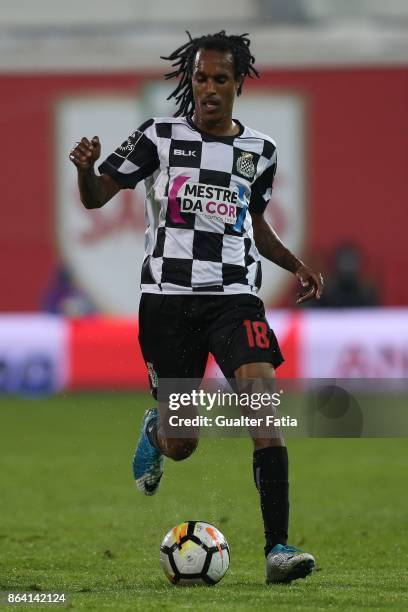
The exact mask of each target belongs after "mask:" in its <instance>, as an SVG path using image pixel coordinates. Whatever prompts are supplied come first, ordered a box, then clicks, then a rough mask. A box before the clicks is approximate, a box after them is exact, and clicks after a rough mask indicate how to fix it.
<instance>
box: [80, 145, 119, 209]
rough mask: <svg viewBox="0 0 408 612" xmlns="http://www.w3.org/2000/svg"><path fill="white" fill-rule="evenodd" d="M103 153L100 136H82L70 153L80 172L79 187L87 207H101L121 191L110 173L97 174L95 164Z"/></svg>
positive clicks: (83, 202)
mask: <svg viewBox="0 0 408 612" xmlns="http://www.w3.org/2000/svg"><path fill="white" fill-rule="evenodd" d="M100 154H101V143H100V142H99V138H98V136H94V137H93V138H92V139H91V140H88V138H85V137H84V138H82V139H81V140H80V141H79V142H77V143H76V145H75V147H74V148H73V149H72V151H71V152H70V154H69V159H70V160H71V161H72V163H73V164H74V166H75V167H76V169H77V172H78V188H79V193H80V197H81V202H82V204H83V205H84V206H85V208H101V206H103V205H104V204H106V202H109V200H110V199H111V198H113V196H114V195H116V194H117V193H118V191H120V189H121V186H120V185H118V183H116V181H114V179H113V178H112V177H111V176H109V175H108V174H102V175H101V176H97V175H96V174H95V170H94V165H95V162H96V161H97V160H98V159H99V157H100Z"/></svg>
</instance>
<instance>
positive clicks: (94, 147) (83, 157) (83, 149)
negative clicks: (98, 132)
mask: <svg viewBox="0 0 408 612" xmlns="http://www.w3.org/2000/svg"><path fill="white" fill-rule="evenodd" d="M100 155H101V143H100V142H99V138H98V136H94V137H93V138H92V140H88V138H85V137H84V138H82V139H81V140H80V141H79V142H76V143H75V147H74V148H73V149H72V150H71V152H70V154H69V159H70V160H71V161H72V163H73V164H74V166H76V167H77V168H78V170H79V171H80V172H88V171H89V170H91V169H92V168H93V167H94V164H95V162H96V160H97V159H99V157H100Z"/></svg>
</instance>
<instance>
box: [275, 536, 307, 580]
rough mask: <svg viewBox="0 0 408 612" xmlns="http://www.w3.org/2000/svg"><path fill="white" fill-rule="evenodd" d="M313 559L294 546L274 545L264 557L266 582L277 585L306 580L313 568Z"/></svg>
mask: <svg viewBox="0 0 408 612" xmlns="http://www.w3.org/2000/svg"><path fill="white" fill-rule="evenodd" d="M315 564H316V563H315V559H314V557H313V556H312V555H311V554H309V553H306V552H303V550H300V548H295V546H284V545H283V544H276V546H274V547H273V548H272V550H271V551H270V553H269V554H268V556H267V557H266V567H265V574H266V582H267V584H279V583H286V582H292V580H297V579H298V578H306V576H308V575H309V574H310V573H311V572H312V571H313V570H314V568H315Z"/></svg>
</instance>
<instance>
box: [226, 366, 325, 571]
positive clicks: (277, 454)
mask: <svg viewBox="0 0 408 612" xmlns="http://www.w3.org/2000/svg"><path fill="white" fill-rule="evenodd" d="M274 377H275V370H274V367H273V365H272V364H271V363H261V362H260V363H248V364H244V365H242V366H241V367H239V368H237V370H235V378H236V380H237V384H238V388H239V387H240V383H243V385H244V386H245V388H248V384H247V381H259V384H258V388H259V387H262V386H263V384H265V391H267V389H266V388H267V387H268V391H269V392H270V385H269V381H270V379H273V378H274ZM250 433H251V434H252V436H253V438H252V439H253V443H254V452H253V475H254V481H255V486H256V488H257V490H258V492H259V497H260V504H261V511H262V518H263V523H264V533H265V556H266V572H265V573H266V581H267V582H269V583H280V582H291V581H292V580H296V579H297V578H304V577H306V576H307V575H308V574H310V573H311V571H312V570H313V568H314V566H315V560H314V558H313V556H312V555H311V554H309V553H307V552H303V551H302V550H300V549H298V548H296V547H294V546H288V545H287V540H288V526H289V474H288V452H287V448H286V445H285V441H284V438H283V435H282V432H281V431H280V430H279V428H271V431H270V432H267V433H266V435H265V433H261V434H260V435H258V434H257V429H253V430H250Z"/></svg>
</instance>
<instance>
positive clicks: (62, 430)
mask: <svg viewBox="0 0 408 612" xmlns="http://www.w3.org/2000/svg"><path fill="white" fill-rule="evenodd" d="M34 7H35V8H34ZM221 28H225V29H226V30H227V31H229V32H231V31H232V32H237V33H241V32H247V31H249V32H250V34H251V39H252V41H253V52H254V55H255V57H256V59H257V64H258V66H259V68H260V70H261V72H262V79H261V80H260V81H259V82H258V81H251V82H248V83H246V85H245V88H244V95H243V96H242V99H240V101H239V106H238V108H237V116H238V117H241V118H245V121H247V122H248V123H249V124H250V125H253V127H256V128H257V129H261V130H262V129H264V131H266V132H268V133H270V134H271V135H272V137H275V138H276V140H277V144H278V150H279V173H278V176H277V182H276V189H275V191H274V195H273V199H272V201H271V203H270V206H269V215H270V220H271V221H272V222H273V224H274V225H275V227H277V228H278V231H279V232H280V234H281V235H282V237H283V238H284V240H285V241H287V243H288V244H289V245H290V246H291V247H292V248H293V250H294V251H295V252H296V253H297V254H298V255H300V256H301V257H303V258H304V259H305V261H307V262H310V264H313V265H315V266H317V267H318V268H321V269H322V270H323V271H324V272H325V274H326V279H327V281H328V282H329V281H330V279H332V278H334V277H335V271H334V259H335V252H336V248H337V247H338V246H339V245H341V244H344V243H353V244H354V245H355V247H356V249H357V252H358V253H359V254H360V255H361V257H362V269H361V274H360V277H359V281H360V282H361V284H362V285H368V286H371V287H375V288H376V290H377V295H378V299H377V300H373V302H372V303H373V304H374V303H377V305H376V306H372V307H370V308H368V307H366V308H358V309H357V308H341V309H339V308H331V307H326V308H313V307H312V308H303V307H302V308H299V307H294V298H295V293H296V287H295V285H294V283H293V281H292V280H291V278H290V275H289V274H285V273H283V272H280V271H279V270H278V268H276V267H275V266H273V265H272V264H265V266H264V270H265V276H266V278H265V285H264V293H263V297H264V299H265V302H266V303H267V306H268V308H269V311H268V312H269V315H268V316H269V317H270V321H271V325H272V327H273V328H274V329H275V330H276V333H277V335H278V338H279V340H280V343H281V344H282V348H283V351H284V353H285V356H286V363H285V365H284V366H283V367H282V368H281V370H280V375H282V376H288V377H296V376H302V377H314V378H320V377H327V378H329V379H330V380H333V379H336V378H347V377H359V378H366V377H367V378H375V379H378V378H381V379H384V378H393V379H401V378H402V379H405V382H406V379H407V371H408V286H407V282H406V278H405V277H406V269H407V263H408V251H407V246H406V244H407V240H406V228H407V226H408V223H407V221H408V218H407V216H408V213H407V206H406V203H407V195H408V194H407V161H408V160H407V157H408V153H407V152H408V142H407V140H408V129H407V128H408V125H407V123H408V115H407V108H408V36H407V29H408V5H407V3H406V1H405V0H388V2H386V3H384V2H382V1H380V0H354V1H353V2H338V1H337V0H291V1H290V2H288V1H287V0H256V1H255V0H224V1H223V2H217V1H216V0H207V1H206V2H205V3H203V2H201V1H200V0H172V2H171V3H169V2H166V0H153V1H152V2H150V3H146V2H144V1H142V0H116V1H115V2H114V3H113V2H111V3H107V2H103V1H102V0H89V1H88V2H86V3H83V2H80V1H79V0H71V1H70V2H69V3H67V2H62V0H37V1H36V2H35V3H32V2H30V1H29V0H20V1H19V2H14V1H12V0H1V2H0V93H1V95H0V126H1V132H0V133H1V137H2V139H1V145H2V146H1V148H0V159H1V173H0V193H1V198H0V209H1V216H0V219H1V220H0V245H1V251H0V252H1V257H0V461H1V470H0V491H1V504H0V506H1V508H0V544H1V554H0V603H2V602H3V601H4V598H3V596H4V593H7V592H10V591H13V592H21V591H22V590H24V591H34V592H37V593H39V592H44V591H46V592H54V591H56V590H58V591H62V592H66V593H67V594H68V597H69V599H70V605H71V608H72V609H75V610H77V609H90V610H98V611H99V610H102V609H112V610H115V612H116V611H117V610H139V609H140V610H146V609H149V610H150V609H151V610H157V609H161V610H168V611H169V612H170V611H171V612H172V611H173V610H175V609H177V610H182V609H191V608H192V607H193V608H194V609H200V610H207V609H214V607H215V606H216V607H218V608H220V609H222V610H234V611H235V610H253V609H254V606H256V608H257V609H259V610H263V609H265V610H266V609H268V610H269V609H270V607H271V605H273V606H274V607H275V608H276V609H279V610H281V611H285V610H287V611H288V612H289V611H290V612H292V611H293V610H295V609H299V610H316V609H327V608H329V609H339V610H348V609H357V610H364V609H370V610H374V609H375V610H380V609H381V610H385V609H387V610H388V609H390V608H392V609H395V610H402V609H404V610H406V609H407V607H408V601H407V593H406V571H407V567H406V559H407V555H406V551H407V537H406V534H407V533H408V532H407V513H406V499H405V496H404V494H403V488H402V486H401V483H403V482H404V481H405V479H406V447H407V444H406V438H402V439H397V438H395V437H394V438H388V439H378V438H371V439H355V440H350V439H337V440H334V439H325V440H324V439H310V438H307V439H306V438H304V439H295V438H291V439H290V440H289V441H288V446H289V451H290V457H291V540H290V543H291V544H294V545H297V546H300V547H302V548H304V549H306V550H310V551H311V552H312V553H313V554H315V555H316V558H317V560H318V566H319V569H321V572H320V573H319V574H318V575H316V576H315V577H313V578H312V579H310V580H307V581H305V582H303V581H302V583H301V584H295V585H294V586H293V587H290V588H288V589H286V588H284V589H273V590H270V589H266V588H265V585H264V582H263V558H262V547H263V534H262V527H261V523H260V520H259V509H258V499H257V493H256V490H255V488H254V486H253V482H252V470H251V451H250V443H249V441H248V440H247V439H246V438H236V439H222V440H212V439H209V438H204V439H203V440H202V441H201V442H200V445H199V448H198V450H197V452H195V453H194V454H193V456H192V457H191V458H190V459H189V460H188V461H185V462H181V463H177V464H176V463H174V462H167V467H166V472H165V477H164V478H163V482H162V485H161V490H160V494H159V495H157V496H155V497H154V498H145V497H143V496H140V495H137V494H136V492H135V491H134V487H133V483H132V473H131V469H130V458H131V456H132V453H133V451H134V446H135V442H136V438H137V435H138V428H139V423H140V419H141V415H142V413H143V411H144V410H145V409H146V408H147V407H149V406H151V398H150V396H149V394H148V393H147V392H146V385H147V376H146V372H145V368H144V364H143V362H142V359H141V355H140V352H139V348H138V343H137V301H138V278H139V269H140V261H141V252H142V250H143V212H142V207H143V202H142V191H141V190H138V191H137V192H136V193H135V194H133V193H131V192H129V193H127V192H126V193H124V192H123V193H121V194H119V195H118V197H116V199H115V200H114V201H112V202H111V203H110V204H109V205H108V206H107V207H105V208H104V209H103V210H102V211H93V212H89V211H84V210H83V209H82V208H81V205H80V203H79V201H78V197H77V194H76V188H75V170H74V168H73V167H72V165H71V163H70V162H69V160H68V152H69V149H70V147H71V146H72V144H73V142H74V141H75V140H77V139H78V138H80V137H81V136H82V135H84V134H86V135H88V136H92V135H94V133H98V134H99V135H100V136H101V139H102V144H103V153H104V154H107V153H108V152H109V151H110V150H111V148H112V147H114V146H116V145H117V144H118V142H120V141H121V139H122V138H125V137H126V136H127V135H128V133H129V132H130V131H132V130H133V129H134V128H135V127H136V125H135V123H136V124H138V123H139V122H140V121H141V120H143V119H144V118H146V117H148V116H149V115H151V114H155V113H156V114H161V113H162V112H163V111H166V112H167V111H168V110H169V107H168V106H166V104H165V101H164V98H165V95H164V93H165V91H166V89H165V87H163V84H162V82H161V76H162V75H163V73H164V71H165V69H166V66H165V63H164V62H163V61H162V60H160V59H159V56H160V55H166V54H167V53H169V52H170V51H171V50H172V49H175V48H176V47H177V46H179V45H180V44H181V43H182V42H183V41H184V40H185V34H184V31H185V30H186V29H188V30H190V31H191V32H192V34H193V35H199V34H201V33H202V32H214V31H218V30H220V29H221ZM238 111H239V112H238ZM258 121H259V122H260V123H261V125H258V124H257V123H258ZM255 124H256V125H255ZM208 367H209V372H210V374H211V375H213V376H217V375H218V374H219V373H218V372H217V370H216V368H215V366H214V364H213V362H211V361H210V362H209V366H208ZM403 382H404V381H403ZM401 389H404V386H402V387H398V386H397V387H396V388H394V391H393V392H391V393H388V394H386V393H385V390H384V388H381V387H380V386H378V385H377V386H374V391H373V392H372V394H371V395H370V394H368V395H367V396H366V398H365V399H366V405H367V406H368V407H369V408H370V406H371V404H373V405H376V406H377V408H378V406H380V408H381V409H382V408H383V407H384V410H383V411H382V412H383V414H384V419H387V418H389V414H390V410H391V412H392V414H393V415H395V414H397V415H402V417H401V423H403V415H405V414H406V406H407V401H406V397H407V396H406V393H405V394H404V393H403V392H401V393H400V392H399V391H401ZM84 391H85V392H84ZM379 391H381V392H380V393H379ZM54 392H58V393H54ZM392 425H393V427H391V429H393V431H394V433H395V432H398V431H399V430H398V427H399V421H398V419H397V422H396V423H394V424H392ZM404 432H406V429H405V430H403V429H401V434H403V433H404ZM380 435H381V434H380ZM186 518H187V519H190V518H198V519H203V520H207V521H210V522H212V523H214V524H215V525H217V526H218V527H219V528H220V529H221V530H222V531H223V532H224V534H225V535H226V536H227V538H228V541H229V544H230V547H231V552H232V563H231V568H230V571H229V573H228V574H227V576H226V577H225V579H224V580H223V581H222V583H221V584H220V585H219V587H216V588H215V589H213V590H211V592H210V593H209V592H208V590H206V589H195V590H194V592H193V591H192V590H189V591H188V592H186V590H180V589H174V588H173V587H171V586H170V584H166V582H165V579H164V577H163V575H162V573H161V570H160V568H159V566H158V547H159V544H160V541H161V538H162V537H163V536H164V534H165V533H166V532H167V531H168V529H169V528H171V527H172V526H173V525H175V524H177V523H179V522H181V521H183V520H185V519H186ZM404 602H405V603H404ZM25 608H26V607H25ZM25 608H19V607H18V606H15V609H25Z"/></svg>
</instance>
